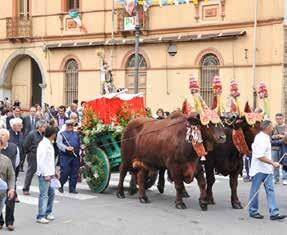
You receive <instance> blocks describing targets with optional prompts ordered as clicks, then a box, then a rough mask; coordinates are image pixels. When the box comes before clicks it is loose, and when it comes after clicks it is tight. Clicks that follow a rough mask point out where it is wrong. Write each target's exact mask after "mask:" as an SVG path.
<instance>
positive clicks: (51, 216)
mask: <svg viewBox="0 0 287 235" xmlns="http://www.w3.org/2000/svg"><path fill="white" fill-rule="evenodd" d="M46 219H47V220H54V219H55V217H54V216H53V215H52V214H49V215H47V217H46Z"/></svg>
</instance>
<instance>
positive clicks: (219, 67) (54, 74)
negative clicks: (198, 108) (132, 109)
mask: <svg viewBox="0 0 287 235" xmlns="http://www.w3.org/2000/svg"><path fill="white" fill-rule="evenodd" d="M112 2H113V1H112V0H53V1H48V0H9V1H7V0H0V4H1V8H0V96H2V97H9V98H10V99H11V100H12V101H13V100H17V99H18V100H20V101H21V103H22V106H23V107H29V106H30V105H32V104H35V103H44V102H45V103H48V104H54V105H60V104H69V103H70V102H71V100H73V99H79V100H90V99H92V98H94V97H96V96H98V95H100V94H101V91H102V87H101V83H102V82H101V73H102V72H101V71H102V65H103V61H105V62H106V63H108V64H109V66H110V67H111V68H112V74H113V79H114V83H115V86H116V87H117V88H124V87H125V88H128V89H129V91H130V92H133V86H134V80H133V73H134V72H133V71H134V38H135V37H134V32H133V30H130V29H131V28H130V27H132V26H133V25H132V24H131V23H130V24H128V22H130V20H132V19H133V18H128V17H130V16H129V15H128V14H127V13H126V12H125V11H124V10H123V9H122V6H121V5H119V4H117V3H115V8H114V9H115V11H114V17H113V4H112ZM255 2H256V1H253V0H241V1H238V0H209V2H208V3H206V2H205V1H199V3H198V5H194V4H182V5H178V6H175V5H168V6H162V7H160V6H158V5H153V6H151V7H150V8H149V9H148V11H147V12H140V18H141V24H142V27H141V36H140V66H141V67H140V76H139V77H140V78H139V90H140V91H141V92H143V93H144V94H145V101H146V106H148V107H151V108H152V110H153V111H155V110H156V109H157V108H163V109H164V110H169V111H171V110H173V109H175V108H177V107H180V106H181V104H182V101H183V99H184V98H188V97H189V96H190V93H189V89H188V80H189V77H190V75H191V74H194V75H195V76H196V77H197V78H198V80H199V82H200V84H201V93H202V95H203V97H204V98H205V99H206V100H207V102H208V103H210V96H211V86H212V79H213V77H214V76H215V75H217V74H219V76H220V78H221V80H222V82H223V93H224V94H223V95H224V96H227V95H228V93H229V83H230V81H231V80H233V79H235V80H237V81H238V83H239V87H240V92H241V102H242V103H244V102H245V101H247V100H248V101H249V102H250V103H251V104H252V100H253V88H252V85H253V72H252V71H253V70H252V65H253V59H254V57H253V55H254V53H253V48H254V47H253V42H254V27H253V26H254V15H255ZM285 6H286V5H285V1H284V0H276V1H275V0H274V1H266V0H258V16H257V19H258V21H257V29H256V33H257V43H256V79H255V84H256V87H258V85H259V82H260V81H265V82H266V84H267V86H268V88H269V90H270V91H269V95H270V102H271V114H272V115H274V114H275V113H277V112H286V110H285V106H286V104H287V101H286V100H287V97H286V94H285V92H284V87H287V83H286V80H287V74H286V75H285V76H286V77H284V70H285V69H284V68H285V67H284V64H285V56H284V51H285V47H286V46H285V43H284V41H285V33H284V13H285V12H284V9H285ZM71 9H76V10H77V11H78V12H79V15H80V18H81V22H82V24H83V25H84V27H85V29H86V31H85V30H81V29H80V28H79V27H78V25H77V24H76V23H75V21H74V20H73V19H72V18H71V17H70V16H69V14H68V12H69V10H71Z"/></svg>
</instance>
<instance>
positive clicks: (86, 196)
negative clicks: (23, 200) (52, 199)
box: [17, 185, 97, 200]
mask: <svg viewBox="0 0 287 235" xmlns="http://www.w3.org/2000/svg"><path fill="white" fill-rule="evenodd" d="M17 188H18V187H17ZM19 188H20V189H22V188H23V187H22V186H21V187H19ZM30 191H31V192H35V193H39V188H38V187H37V186H32V185H31V186H30ZM55 194H56V196H59V197H67V198H72V199H77V200H88V199H93V198H97V196H94V195H89V194H82V193H78V194H71V193H68V192H66V191H64V193H60V192H58V190H55Z"/></svg>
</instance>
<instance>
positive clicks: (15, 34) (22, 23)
mask: <svg viewBox="0 0 287 235" xmlns="http://www.w3.org/2000/svg"><path fill="white" fill-rule="evenodd" d="M6 32H7V38H8V39H10V40H18V39H19V40H25V39H29V38H31V37H32V19H31V18H28V17H12V18H7V20H6Z"/></svg>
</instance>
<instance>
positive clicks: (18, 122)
mask: <svg viewBox="0 0 287 235" xmlns="http://www.w3.org/2000/svg"><path fill="white" fill-rule="evenodd" d="M22 122H23V121H22V119H21V118H13V119H11V120H10V126H11V129H10V130H9V132H10V138H9V142H10V143H14V144H16V145H17V147H18V148H19V151H20V165H19V169H17V170H16V175H17V174H18V170H19V171H21V172H23V166H24V161H25V154H24V151H23V142H24V134H23V132H22V128H23V124H22Z"/></svg>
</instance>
